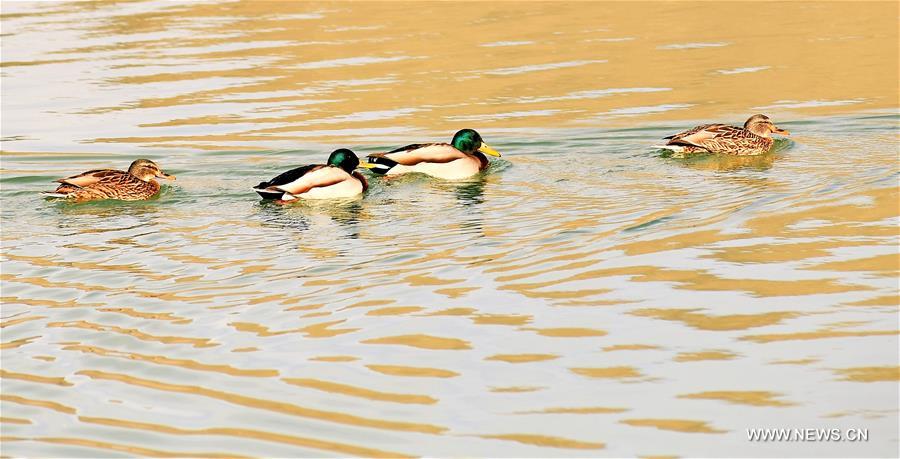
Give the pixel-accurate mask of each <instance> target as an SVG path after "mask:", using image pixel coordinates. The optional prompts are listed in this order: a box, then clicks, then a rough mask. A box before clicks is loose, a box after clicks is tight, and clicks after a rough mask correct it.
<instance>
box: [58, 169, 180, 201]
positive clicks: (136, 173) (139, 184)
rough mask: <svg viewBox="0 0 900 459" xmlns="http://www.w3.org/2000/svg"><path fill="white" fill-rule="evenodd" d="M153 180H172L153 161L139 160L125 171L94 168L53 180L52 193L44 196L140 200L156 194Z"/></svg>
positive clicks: (69, 198) (92, 199)
mask: <svg viewBox="0 0 900 459" xmlns="http://www.w3.org/2000/svg"><path fill="white" fill-rule="evenodd" d="M155 177H161V178H171V179H174V176H170V175H168V174H166V173H164V172H163V171H162V170H160V168H159V166H157V165H156V163H154V162H153V161H150V160H146V159H139V160H137V161H135V162H133V163H131V166H130V167H129V168H128V171H127V172H126V171H120V170H115V169H95V170H90V171H87V172H83V173H81V174H78V175H73V176H71V177H66V178H61V179H59V180H56V181H57V182H60V185H59V186H58V187H57V188H56V190H54V191H52V192H47V193H45V194H46V195H48V196H51V197H57V198H64V199H66V200H71V201H75V202H85V201H97V200H101V199H117V200H120V201H141V200H145V199H150V198H152V197H153V196H155V195H156V194H157V193H159V190H160V185H159V183H157V182H156V181H155V180H153V179H154V178H155Z"/></svg>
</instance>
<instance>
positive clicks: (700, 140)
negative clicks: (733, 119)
mask: <svg viewBox="0 0 900 459" xmlns="http://www.w3.org/2000/svg"><path fill="white" fill-rule="evenodd" d="M770 134H780V135H790V132H788V131H786V130H784V129H781V128H779V127H778V126H775V125H774V124H773V123H772V121H771V120H770V119H769V117H768V116H766V115H760V114H757V115H753V116H751V117H750V118H748V119H747V122H745V123H744V127H743V128H739V127H737V126H730V125H727V124H704V125H702V126H697V127H695V128H693V129H688V130H687V131H684V132H679V133H678V134H674V135H670V136H668V137H665V138H666V139H669V141H668V142H667V143H666V144H665V145H661V146H658V147H656V148H660V149H663V150H671V151H674V152H676V153H682V154H684V153H716V154H722V155H734V156H752V155H761V154H764V153H766V152H768V151H769V149H771V148H772V143H773V142H774V140H773V139H772V137H770Z"/></svg>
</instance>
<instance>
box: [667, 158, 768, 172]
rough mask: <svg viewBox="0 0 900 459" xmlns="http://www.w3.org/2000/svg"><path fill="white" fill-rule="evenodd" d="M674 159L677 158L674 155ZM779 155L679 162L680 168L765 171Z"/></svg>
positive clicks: (720, 170) (719, 170)
mask: <svg viewBox="0 0 900 459" xmlns="http://www.w3.org/2000/svg"><path fill="white" fill-rule="evenodd" d="M672 157H675V155H673V156H672ZM777 159H778V155H775V154H773V155H755V156H726V155H697V156H690V157H688V158H685V159H684V160H681V161H678V164H679V165H680V166H684V167H687V168H690V169H697V170H705V171H716V172H728V171H736V170H742V169H750V170H757V171H764V170H767V169H769V168H771V167H772V165H773V164H775V161H776V160H777Z"/></svg>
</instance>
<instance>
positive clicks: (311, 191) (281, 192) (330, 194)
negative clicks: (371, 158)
mask: <svg viewBox="0 0 900 459" xmlns="http://www.w3.org/2000/svg"><path fill="white" fill-rule="evenodd" d="M357 167H364V168H371V167H372V165H370V164H368V163H361V162H360V161H359V158H357V157H356V154H355V153H353V152H352V151H350V150H348V149H346V148H341V149H339V150H335V151H334V152H332V153H331V155H330V156H329V157H328V164H309V165H306V166H300V167H298V168H296V169H291V170H289V171H287V172H285V173H283V174H281V175H279V176H277V177H275V178H273V179H272V180H269V181H268V182H260V183H259V185H256V186H255V187H254V188H253V190H254V191H256V192H257V193H259V195H260V196H262V197H263V199H276V200H279V201H281V202H288V201H294V200H296V199H298V198H306V199H328V198H352V197H354V196H357V195H359V194H361V193H362V192H364V191H366V189H367V188H368V187H369V184H368V183H367V182H366V178H365V177H363V175H362V174H360V173H359V172H356V171H355V170H354V169H356V168H357Z"/></svg>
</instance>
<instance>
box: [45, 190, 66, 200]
mask: <svg viewBox="0 0 900 459" xmlns="http://www.w3.org/2000/svg"><path fill="white" fill-rule="evenodd" d="M41 195H42V196H44V197H45V198H60V199H66V198H68V197H69V195H68V194H66V193H57V192H55V191H41Z"/></svg>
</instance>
